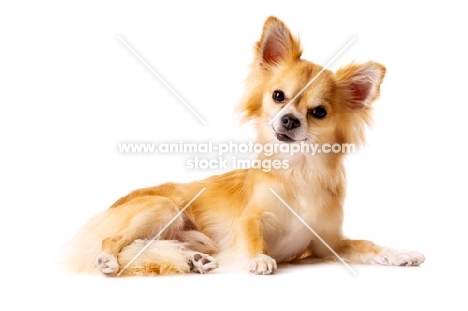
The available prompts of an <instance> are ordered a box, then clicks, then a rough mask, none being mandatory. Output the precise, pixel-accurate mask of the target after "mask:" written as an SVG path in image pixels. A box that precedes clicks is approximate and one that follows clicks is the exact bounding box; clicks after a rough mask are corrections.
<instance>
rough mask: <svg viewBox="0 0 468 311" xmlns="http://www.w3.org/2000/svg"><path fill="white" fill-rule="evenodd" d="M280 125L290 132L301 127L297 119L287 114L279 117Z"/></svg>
mask: <svg viewBox="0 0 468 311" xmlns="http://www.w3.org/2000/svg"><path fill="white" fill-rule="evenodd" d="M281 124H282V125H283V127H284V128H285V129H287V130H292V129H295V128H298V127H299V126H301V121H299V119H298V118H296V117H295V116H293V115H292V114H290V113H288V114H285V115H284V116H282V117H281Z"/></svg>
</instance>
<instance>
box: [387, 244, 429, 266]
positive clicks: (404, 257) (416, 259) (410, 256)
mask: <svg viewBox="0 0 468 311" xmlns="http://www.w3.org/2000/svg"><path fill="white" fill-rule="evenodd" d="M425 260H426V258H425V257H424V255H423V254H420V253H418V252H414V251H406V250H396V249H388V248H387V249H384V250H383V251H382V252H381V253H380V264H382V265H389V266H419V265H421V264H422V263H423V262H424V261H425Z"/></svg>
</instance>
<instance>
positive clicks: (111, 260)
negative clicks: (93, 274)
mask: <svg viewBox="0 0 468 311" xmlns="http://www.w3.org/2000/svg"><path fill="white" fill-rule="evenodd" d="M94 265H95V266H96V268H97V269H98V270H99V271H101V273H102V274H104V275H107V276H111V275H115V274H116V273H117V271H118V270H119V263H118V262H117V258H115V256H114V255H111V254H109V253H101V254H99V255H98V256H97V257H96V261H95V262H94Z"/></svg>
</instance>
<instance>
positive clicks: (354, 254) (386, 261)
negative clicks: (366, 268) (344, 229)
mask: <svg viewBox="0 0 468 311" xmlns="http://www.w3.org/2000/svg"><path fill="white" fill-rule="evenodd" d="M337 253H338V255H340V256H341V257H342V258H343V259H344V260H346V261H348V262H351V263H362V264H379V265H388V266H419V265H420V264H422V263H423V262H424V260H425V258H424V256H423V255H422V254H420V253H418V252H415V251H408V250H398V249H392V248H388V247H382V246H379V245H376V244H374V243H373V242H370V241H363V240H342V241H341V243H340V245H339V246H338V247H337Z"/></svg>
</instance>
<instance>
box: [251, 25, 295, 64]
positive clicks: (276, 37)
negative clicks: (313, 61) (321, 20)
mask: <svg viewBox="0 0 468 311" xmlns="http://www.w3.org/2000/svg"><path fill="white" fill-rule="evenodd" d="M301 54H302V49H301V47H300V43H299V41H298V40H296V39H294V38H293V36H292V35H291V32H290V31H289V28H288V27H286V25H285V24H284V23H283V22H282V21H280V20H279V19H277V18H276V17H273V16H270V17H269V18H268V19H267V20H266V21H265V24H264V26H263V33H262V37H261V39H260V41H258V42H257V45H256V59H257V62H258V65H259V66H260V67H262V68H263V69H266V70H269V69H271V68H272V67H274V66H276V65H277V64H279V63H283V62H289V61H297V60H298V59H299V58H300V57H301Z"/></svg>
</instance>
